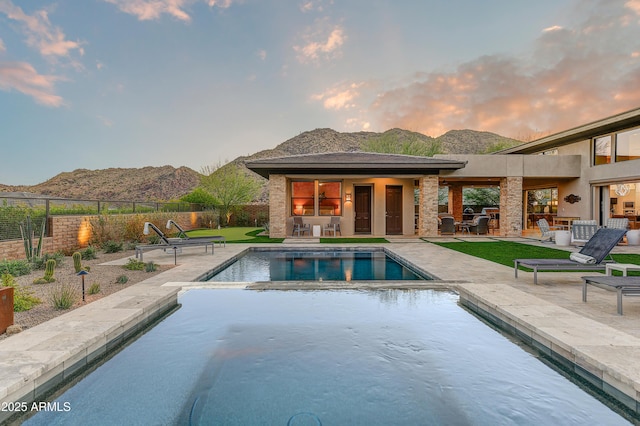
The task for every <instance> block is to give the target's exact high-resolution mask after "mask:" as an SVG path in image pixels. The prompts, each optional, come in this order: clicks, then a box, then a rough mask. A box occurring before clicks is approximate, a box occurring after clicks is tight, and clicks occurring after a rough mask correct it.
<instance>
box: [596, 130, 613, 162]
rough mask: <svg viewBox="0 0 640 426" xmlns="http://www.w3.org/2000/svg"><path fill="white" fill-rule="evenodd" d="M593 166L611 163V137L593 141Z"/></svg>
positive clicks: (602, 137)
mask: <svg viewBox="0 0 640 426" xmlns="http://www.w3.org/2000/svg"><path fill="white" fill-rule="evenodd" d="M593 155H594V159H593V164H595V165H598V164H609V163H611V135H607V136H601V137H598V138H595V139H594V141H593Z"/></svg>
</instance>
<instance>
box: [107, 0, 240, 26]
mask: <svg viewBox="0 0 640 426" xmlns="http://www.w3.org/2000/svg"><path fill="white" fill-rule="evenodd" d="M103 1H105V2H107V3H111V4H113V5H115V6H116V7H117V8H118V9H120V11H122V12H124V13H128V14H129V15H134V16H136V17H137V18H138V20H140V21H151V20H156V19H160V17H161V16H162V15H165V14H166V15H169V16H172V17H174V18H176V19H178V20H180V21H184V22H190V21H191V16H190V15H189V14H188V13H187V11H186V10H185V9H186V7H187V6H189V5H191V4H192V3H195V0H103ZM204 1H205V2H206V3H207V4H208V5H209V7H214V6H215V7H219V8H222V9H226V8H228V7H230V6H231V4H232V3H233V0H204Z"/></svg>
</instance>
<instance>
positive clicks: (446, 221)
mask: <svg viewBox="0 0 640 426" xmlns="http://www.w3.org/2000/svg"><path fill="white" fill-rule="evenodd" d="M440 220H441V223H440V235H443V234H452V235H455V233H456V221H455V219H454V218H453V217H451V216H445V217H443V218H442V219H440Z"/></svg>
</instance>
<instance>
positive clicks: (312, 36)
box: [293, 19, 347, 63]
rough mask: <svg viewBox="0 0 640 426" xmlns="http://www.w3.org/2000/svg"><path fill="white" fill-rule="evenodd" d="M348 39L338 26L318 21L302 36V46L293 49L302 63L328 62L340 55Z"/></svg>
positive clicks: (323, 20) (325, 21)
mask: <svg viewBox="0 0 640 426" xmlns="http://www.w3.org/2000/svg"><path fill="white" fill-rule="evenodd" d="M346 39H347V37H346V35H345V32H344V30H343V29H342V28H341V27H340V26H338V25H330V24H329V23H328V21H327V20H325V19H322V20H318V21H316V23H315V26H314V28H308V29H307V30H306V32H305V34H303V35H302V40H303V43H302V45H296V46H294V47H293V50H295V51H296V52H297V53H298V61H300V62H301V63H307V62H318V61H320V60H328V59H331V58H334V57H336V56H339V55H340V48H341V47H342V45H343V44H344V43H345V41H346Z"/></svg>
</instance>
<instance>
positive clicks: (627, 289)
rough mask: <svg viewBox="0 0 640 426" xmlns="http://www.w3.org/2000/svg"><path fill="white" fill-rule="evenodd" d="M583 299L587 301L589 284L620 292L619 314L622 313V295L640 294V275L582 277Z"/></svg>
mask: <svg viewBox="0 0 640 426" xmlns="http://www.w3.org/2000/svg"><path fill="white" fill-rule="evenodd" d="M582 279H583V281H584V283H583V284H582V301H583V302H586V301H587V285H588V284H591V285H594V286H596V287H600V288H603V289H605V290H609V291H615V292H617V293H618V315H622V296H640V277H612V276H602V275H600V276H594V277H582Z"/></svg>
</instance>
